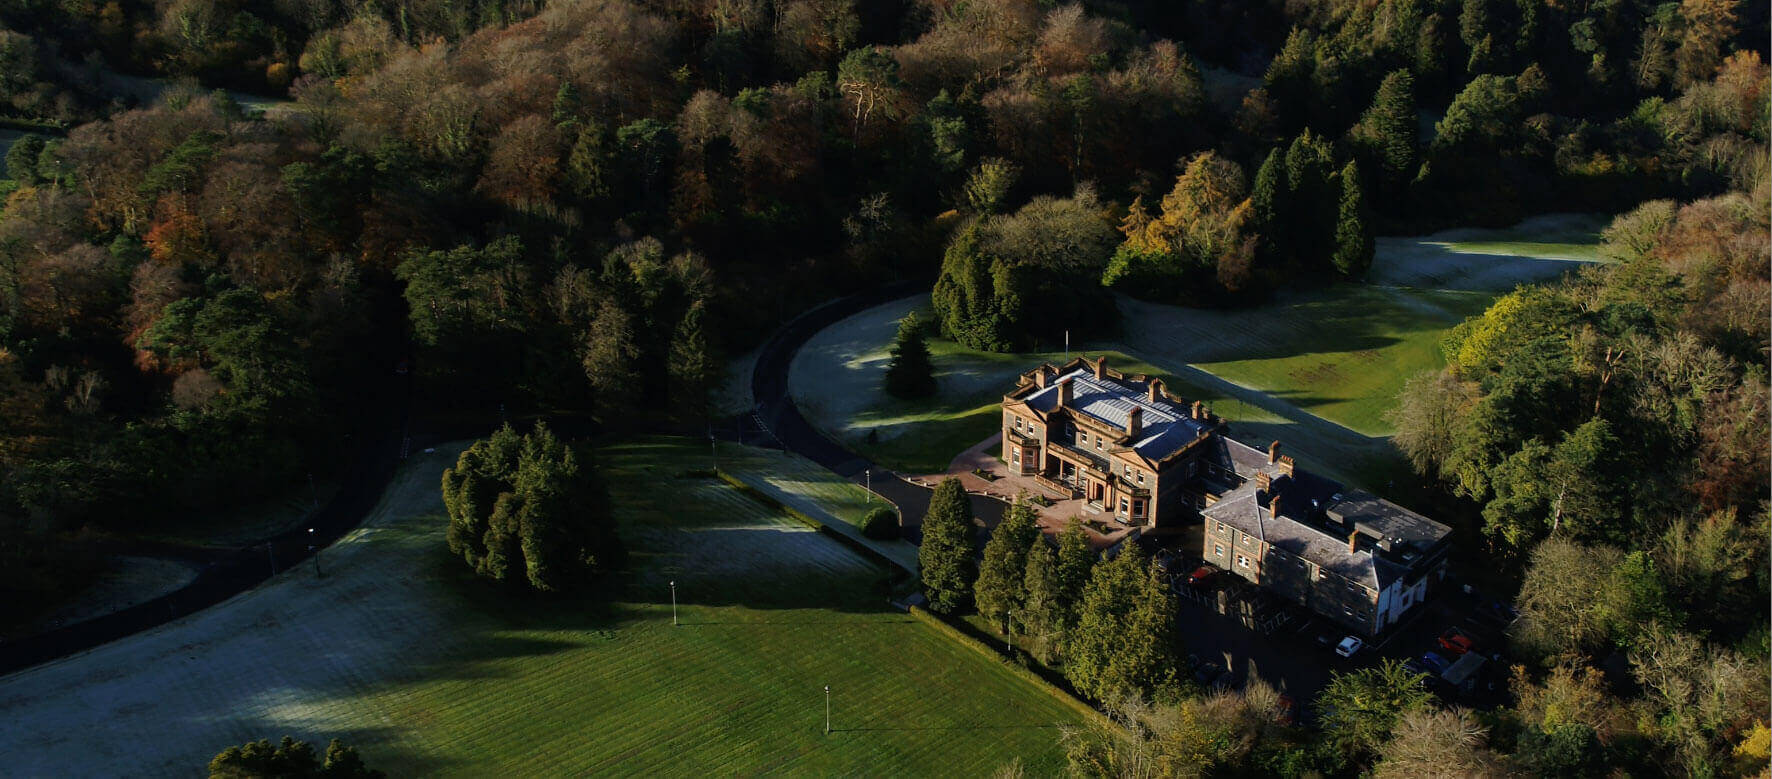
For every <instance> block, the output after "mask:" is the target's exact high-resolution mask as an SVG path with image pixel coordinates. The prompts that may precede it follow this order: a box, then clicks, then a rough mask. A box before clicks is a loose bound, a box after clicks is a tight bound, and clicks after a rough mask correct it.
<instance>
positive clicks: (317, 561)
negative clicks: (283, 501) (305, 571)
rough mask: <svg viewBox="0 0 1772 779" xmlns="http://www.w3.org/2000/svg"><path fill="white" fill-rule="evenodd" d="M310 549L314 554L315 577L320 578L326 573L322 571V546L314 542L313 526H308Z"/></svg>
mask: <svg viewBox="0 0 1772 779" xmlns="http://www.w3.org/2000/svg"><path fill="white" fill-rule="evenodd" d="M308 551H309V552H312V553H313V555H314V578H316V579H318V578H320V577H321V576H323V575H324V574H322V573H320V547H319V545H317V544H315V543H314V529H313V528H311V527H310V528H308Z"/></svg>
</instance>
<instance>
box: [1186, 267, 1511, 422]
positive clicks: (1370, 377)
mask: <svg viewBox="0 0 1772 779" xmlns="http://www.w3.org/2000/svg"><path fill="white" fill-rule="evenodd" d="M1493 300H1494V297H1493V296H1492V295H1489V294H1486V293H1481V292H1453V291H1445V290H1436V291H1401V290H1386V289H1380V288H1376V287H1369V286H1364V285H1358V284H1342V285H1337V286H1335V287H1333V288H1331V289H1329V290H1326V291H1325V292H1324V293H1322V294H1319V295H1314V296H1311V297H1310V298H1307V299H1305V300H1303V301H1299V302H1293V303H1289V304H1277V305H1273V306H1269V307H1264V308H1263V309H1259V310H1258V311H1259V312H1260V315H1262V316H1263V317H1264V318H1266V319H1267V320H1268V322H1269V323H1270V324H1273V323H1277V324H1279V326H1281V327H1283V328H1284V329H1285V331H1286V333H1287V336H1288V337H1287V338H1286V343H1285V344H1284V346H1283V347H1281V348H1271V347H1269V348H1260V347H1256V348H1251V349H1250V350H1249V353H1250V355H1251V356H1250V357H1248V358H1245V359H1231V360H1216V361H1209V362H1199V363H1195V365H1196V366H1197V367H1199V368H1202V369H1204V370H1206V371H1208V372H1211V373H1213V374H1215V375H1217V376H1220V377H1223V378H1225V379H1228V380H1230V381H1233V382H1236V383H1238V384H1242V385H1244V386H1247V387H1255V388H1259V389H1261V390H1264V391H1266V392H1267V393H1269V394H1271V395H1273V396H1275V397H1278V398H1282V399H1284V400H1286V401H1288V402H1290V403H1292V404H1293V405H1296V406H1298V407H1299V408H1302V409H1304V410H1306V411H1309V412H1310V413H1312V414H1315V415H1317V416H1320V417H1323V418H1324V419H1328V420H1330V421H1333V422H1337V423H1339V424H1341V425H1344V426H1346V427H1348V428H1350V429H1353V430H1355V431H1358V432H1360V433H1364V434H1366V435H1372V436H1382V435H1389V434H1390V433H1391V432H1392V431H1393V429H1394V428H1393V426H1392V425H1391V424H1390V422H1389V421H1387V420H1386V419H1385V418H1384V416H1385V414H1386V413H1387V412H1388V411H1389V410H1390V409H1391V408H1393V407H1395V405H1396V398H1397V393H1398V392H1401V391H1402V389H1403V384H1404V382H1406V381H1407V380H1408V379H1409V377H1411V376H1414V375H1415V374H1417V373H1419V372H1421V371H1424V370H1437V369H1439V368H1442V367H1444V366H1445V364H1446V362H1445V359H1444V358H1443V357H1442V356H1441V353H1440V340H1441V339H1442V338H1443V337H1444V336H1445V334H1446V332H1447V331H1448V330H1450V329H1451V328H1453V327H1455V326H1457V325H1458V323H1459V322H1462V321H1464V320H1465V318H1467V317H1471V316H1475V315H1477V314H1481V313H1483V310H1484V309H1485V308H1487V307H1488V305H1489V304H1490V303H1491V302H1493ZM1264 346H1267V345H1264Z"/></svg>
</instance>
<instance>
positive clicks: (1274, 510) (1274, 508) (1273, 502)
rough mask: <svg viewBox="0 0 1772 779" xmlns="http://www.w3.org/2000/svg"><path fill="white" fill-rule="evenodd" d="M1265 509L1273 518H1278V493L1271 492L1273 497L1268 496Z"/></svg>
mask: <svg viewBox="0 0 1772 779" xmlns="http://www.w3.org/2000/svg"><path fill="white" fill-rule="evenodd" d="M1267 510H1268V513H1269V514H1272V515H1273V517H1274V519H1279V518H1280V493H1277V492H1276V493H1274V494H1273V497H1270V498H1268V501H1267Z"/></svg>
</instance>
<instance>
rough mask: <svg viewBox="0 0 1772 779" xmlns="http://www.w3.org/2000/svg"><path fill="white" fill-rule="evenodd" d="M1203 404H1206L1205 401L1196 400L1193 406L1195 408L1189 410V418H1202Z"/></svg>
mask: <svg viewBox="0 0 1772 779" xmlns="http://www.w3.org/2000/svg"><path fill="white" fill-rule="evenodd" d="M1203 405H1205V404H1204V403H1201V402H1200V401H1197V400H1196V401H1194V406H1193V409H1192V410H1191V411H1189V412H1188V416H1189V418H1191V419H1199V418H1200V407H1201V406H1203Z"/></svg>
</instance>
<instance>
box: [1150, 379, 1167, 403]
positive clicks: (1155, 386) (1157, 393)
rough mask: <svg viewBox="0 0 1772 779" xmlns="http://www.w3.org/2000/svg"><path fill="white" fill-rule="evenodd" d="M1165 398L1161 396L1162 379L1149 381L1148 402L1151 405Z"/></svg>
mask: <svg viewBox="0 0 1772 779" xmlns="http://www.w3.org/2000/svg"><path fill="white" fill-rule="evenodd" d="M1166 397H1167V396H1166V395H1164V394H1163V380H1162V379H1151V384H1150V397H1149V400H1150V401H1151V402H1152V403H1155V402H1157V401H1159V400H1163V399H1165V398H1166Z"/></svg>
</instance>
